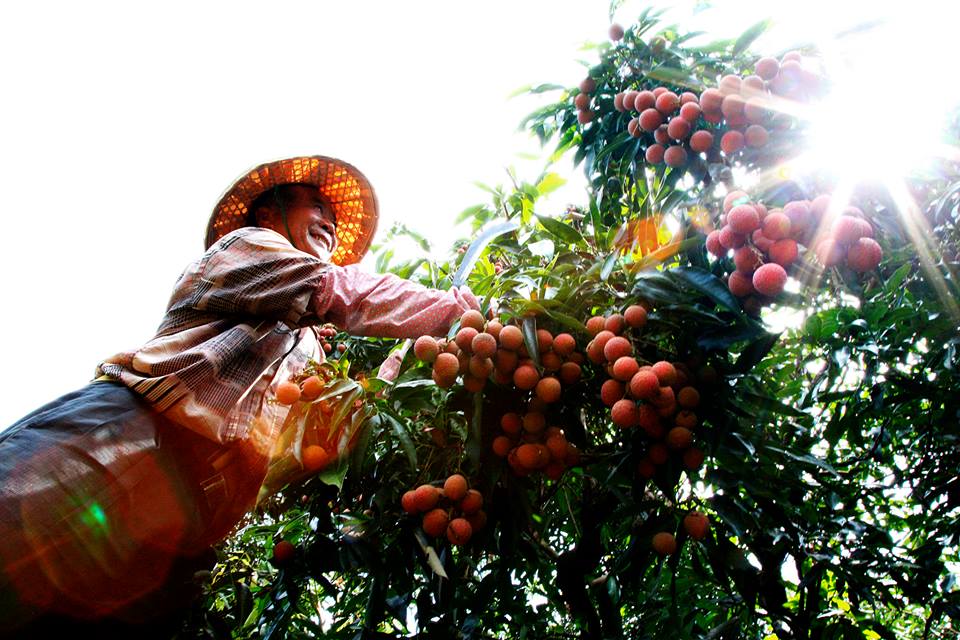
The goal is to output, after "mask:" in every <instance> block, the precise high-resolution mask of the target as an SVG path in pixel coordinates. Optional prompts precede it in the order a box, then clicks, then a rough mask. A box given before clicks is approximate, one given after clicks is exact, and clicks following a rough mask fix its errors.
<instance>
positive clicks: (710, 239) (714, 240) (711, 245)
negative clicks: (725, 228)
mask: <svg viewBox="0 0 960 640" xmlns="http://www.w3.org/2000/svg"><path fill="white" fill-rule="evenodd" d="M706 244H707V251H709V252H710V253H712V254H713V255H715V256H717V257H718V258H722V257H723V256H725V255H727V248H726V247H724V246H723V245H722V244H720V230H719V229H714V230H713V231H711V232H710V233H708V234H707V242H706Z"/></svg>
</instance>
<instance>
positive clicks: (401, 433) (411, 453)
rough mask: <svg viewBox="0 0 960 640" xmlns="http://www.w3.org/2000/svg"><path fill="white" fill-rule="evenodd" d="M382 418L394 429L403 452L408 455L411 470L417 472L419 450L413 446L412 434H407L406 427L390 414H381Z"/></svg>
mask: <svg viewBox="0 0 960 640" xmlns="http://www.w3.org/2000/svg"><path fill="white" fill-rule="evenodd" d="M380 415H381V417H382V418H383V419H384V420H385V421H386V422H387V424H389V425H390V428H391V429H393V433H394V434H395V435H396V436H397V440H399V441H400V446H401V447H402V448H403V452H404V453H405V454H407V461H408V462H409V463H410V470H411V471H413V472H414V473H416V472H417V448H416V447H415V446H414V444H413V439H412V438H410V434H409V433H408V432H407V429H406V427H404V426H403V425H402V424H401V423H400V421H399V420H397V419H396V418H394V417H393V416H392V415H390V414H389V413H385V412H384V413H381V414H380Z"/></svg>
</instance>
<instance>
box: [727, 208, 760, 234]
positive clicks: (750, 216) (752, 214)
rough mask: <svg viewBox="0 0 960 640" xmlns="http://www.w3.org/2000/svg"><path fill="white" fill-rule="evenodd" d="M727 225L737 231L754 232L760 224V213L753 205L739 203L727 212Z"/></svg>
mask: <svg viewBox="0 0 960 640" xmlns="http://www.w3.org/2000/svg"><path fill="white" fill-rule="evenodd" d="M727 225H728V226H729V227H730V228H731V229H732V230H733V231H735V232H736V233H741V234H748V233H752V232H753V230H754V229H756V228H757V227H759V226H760V214H759V213H757V209H756V208H755V207H754V206H753V205H749V204H739V205H737V206H735V207H734V208H732V209H730V213H728V214H727Z"/></svg>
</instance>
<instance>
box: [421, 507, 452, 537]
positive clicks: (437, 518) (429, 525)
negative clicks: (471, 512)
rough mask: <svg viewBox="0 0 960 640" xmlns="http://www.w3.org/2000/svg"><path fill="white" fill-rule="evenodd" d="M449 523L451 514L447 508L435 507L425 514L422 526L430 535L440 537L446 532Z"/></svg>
mask: <svg viewBox="0 0 960 640" xmlns="http://www.w3.org/2000/svg"><path fill="white" fill-rule="evenodd" d="M449 523H450V516H448V515H447V512H446V511H445V510H443V509H433V510H432V511H429V512H427V513H425V514H424V516H423V521H422V523H421V526H422V527H423V530H424V531H425V532H426V534H427V535H428V536H431V537H433V538H439V537H440V536H442V535H443V534H444V533H445V532H446V530H447V525H448V524H449Z"/></svg>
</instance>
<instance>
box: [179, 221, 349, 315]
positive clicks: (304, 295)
mask: <svg viewBox="0 0 960 640" xmlns="http://www.w3.org/2000/svg"><path fill="white" fill-rule="evenodd" d="M330 268H331V265H329V264H328V263H325V262H323V261H321V260H318V259H317V258H315V257H314V256H311V255H310V254H308V253H304V252H302V251H298V250H297V249H295V248H294V247H293V245H291V244H290V243H289V242H288V241H287V240H286V239H285V238H284V237H283V236H281V235H279V234H277V233H275V232H273V231H270V230H268V229H261V228H256V227H246V228H244V229H240V230H238V231H235V232H233V233H231V234H228V235H227V236H224V238H223V239H222V240H220V241H219V242H218V243H217V244H216V245H214V247H213V248H211V249H210V250H209V251H208V252H207V253H206V254H205V255H204V257H203V259H202V260H201V262H200V265H199V268H198V270H197V273H196V279H195V281H194V282H193V286H192V287H190V288H189V294H188V295H189V301H188V302H189V305H190V306H191V307H192V308H193V309H196V310H197V311H203V312H209V313H214V314H218V315H243V316H250V317H257V318H264V319H271V320H280V321H284V322H286V323H287V324H288V325H291V326H303V325H307V324H313V323H315V322H316V321H317V318H316V317H313V316H312V315H311V314H310V313H309V307H310V303H311V301H312V299H313V295H314V292H315V291H316V289H317V287H318V286H319V285H320V283H321V277H322V274H323V272H324V271H326V270H327V269H330Z"/></svg>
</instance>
